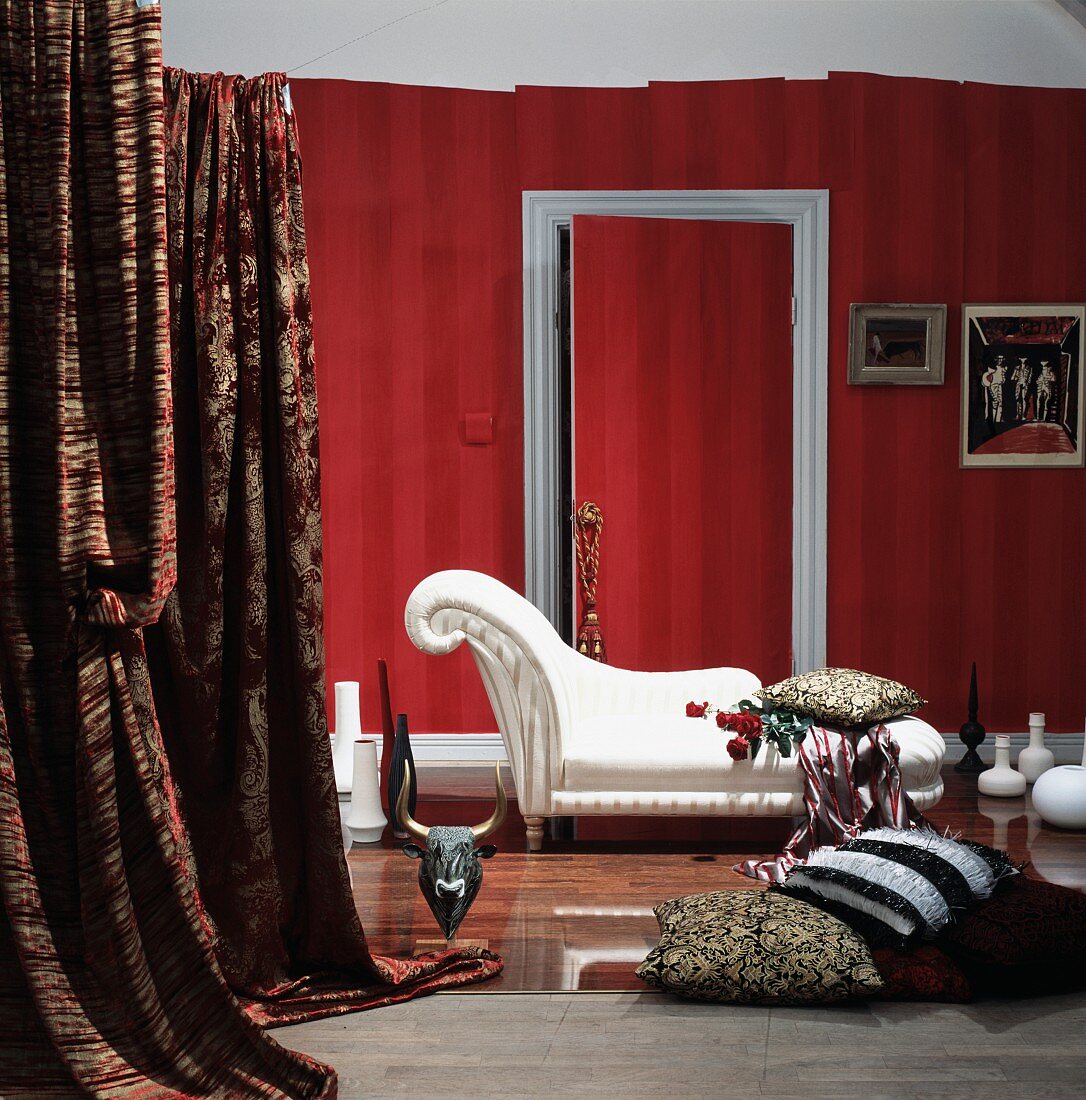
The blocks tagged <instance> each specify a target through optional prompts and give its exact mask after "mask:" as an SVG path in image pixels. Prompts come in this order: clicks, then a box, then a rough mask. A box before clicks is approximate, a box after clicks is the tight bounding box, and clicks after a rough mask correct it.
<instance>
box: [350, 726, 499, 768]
mask: <svg viewBox="0 0 1086 1100" xmlns="http://www.w3.org/2000/svg"><path fill="white" fill-rule="evenodd" d="M367 736H373V739H374V740H375V741H376V742H377V759H378V760H380V759H381V739H380V737H379V736H376V735H369V734H368V735H367ZM335 743H336V735H335V734H334V733H333V734H332V744H333V746H334V745H335ZM411 754H412V756H414V758H415V761H416V763H419V764H423V763H427V762H430V763H438V762H444V763H448V764H477V763H481V764H485V763H488V762H489V761H492V760H508V759H509V757H508V756H507V755H506V752H505V746H504V745H503V744H502V735H501V734H500V733H413V734H411Z"/></svg>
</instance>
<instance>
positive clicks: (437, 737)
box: [377, 733, 1083, 764]
mask: <svg viewBox="0 0 1086 1100" xmlns="http://www.w3.org/2000/svg"><path fill="white" fill-rule="evenodd" d="M943 738H944V739H945V741H946V746H947V753H946V758H947V760H948V761H957V760H959V759H960V758H961V756H962V754H963V753H964V752H965V746H964V745H963V744H962V743H961V741H960V740H959V739H958V735H957V733H944V734H943ZM1010 738H1011V763H1012V764H1013V763H1014V760H1015V758H1016V757H1017V756H1018V754H1019V753H1020V752H1021V751H1022V749H1024V748H1025V747H1026V745H1028V744H1029V734H1028V733H1012V734H1011V735H1010ZM1082 740H1083V734H1081V733H1053V734H1049V736H1048V737H1047V739H1046V741H1045V744H1046V745H1047V746H1048V747H1049V748H1050V749H1051V750H1052V751H1053V752H1054V753H1055V755H1056V763H1057V764H1079V763H1081V761H1082ZM411 752H412V753H413V754H414V757H415V760H416V761H418V762H419V763H426V762H429V763H439V762H442V763H448V764H476V763H488V762H489V761H492V760H506V759H508V757H507V756H506V752H505V746H504V745H503V744H502V738H501V734H500V733H413V734H411ZM978 752H979V753H980V757H981V759H982V760H984V761H987V762H989V763H990V762H991V761H993V760H994V759H995V734H994V733H989V734H988V736H987V737H986V738H985V739H984V743H983V744H982V745H981V746H980V748H979V749H978ZM377 756H378V759H380V756H381V742H380V741H378V742H377Z"/></svg>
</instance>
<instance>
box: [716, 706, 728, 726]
mask: <svg viewBox="0 0 1086 1100" xmlns="http://www.w3.org/2000/svg"><path fill="white" fill-rule="evenodd" d="M728 718H729V715H727V714H725V713H724V712H723V711H722V710H718V711H717V712H716V724H717V725H718V726H719V727H720V728H721V729H722V730H726V729H727V728H728Z"/></svg>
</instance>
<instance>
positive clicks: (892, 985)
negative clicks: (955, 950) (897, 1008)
mask: <svg viewBox="0 0 1086 1100" xmlns="http://www.w3.org/2000/svg"><path fill="white" fill-rule="evenodd" d="M872 955H873V957H874V959H875V967H876V968H877V970H878V972H879V973H880V974H881V975H882V980H883V987H882V989H880V990H879V992H878V993H876V994H875V996H876V998H877V999H879V1000H882V1001H944V1002H946V1003H948V1004H961V1003H963V1002H965V1001H971V1000H972V999H973V991H972V989H970V987H969V980H968V978H966V976H965V974H964V973H963V972H962V969H961V967H959V966H958V965H957V964H956V963H955V962H954V960H953V959H952V958H950V956H949V955H946V954H944V952H942V951H940V950H939V948H938V947H933V946H932V945H931V944H925V945H924V946H923V947H918V948H917V949H916V950H915V951H898V950H896V949H894V948H892V947H884V948H880V949H879V950H877V951H873V952H872Z"/></svg>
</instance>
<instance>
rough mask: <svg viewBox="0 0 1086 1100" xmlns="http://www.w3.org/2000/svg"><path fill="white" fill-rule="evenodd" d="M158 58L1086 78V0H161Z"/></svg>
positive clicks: (450, 77) (442, 81)
mask: <svg viewBox="0 0 1086 1100" xmlns="http://www.w3.org/2000/svg"><path fill="white" fill-rule="evenodd" d="M162 14H163V24H164V32H163V33H164V49H165V59H166V63H167V64H170V65H178V66H181V67H183V68H187V69H190V70H193V71H215V70H218V69H221V70H224V71H227V72H241V73H244V74H246V75H252V74H253V73H257V72H263V71H266V70H287V71H289V72H294V73H296V75H298V76H307V77H339V78H344V79H349V80H374V81H388V82H391V83H398V84H425V85H437V86H448V87H468V88H494V89H511V88H513V87H514V86H516V85H518V84H544V85H559V86H561V85H604V86H629V85H638V84H644V83H646V82H647V81H650V80H733V79H740V78H748V77H772V76H785V77H797V78H812V77H813V78H818V77H823V76H825V75H826V73H827V72H828V71H831V70H837V71H861V72H877V73H884V74H887V75H890V76H922V77H936V78H941V79H951V80H970V81H982V82H986V83H993V84H1030V85H1039V86H1053V87H1086V26H1084V25H1083V21H1086V3H1084V2H1083V0H162Z"/></svg>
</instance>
